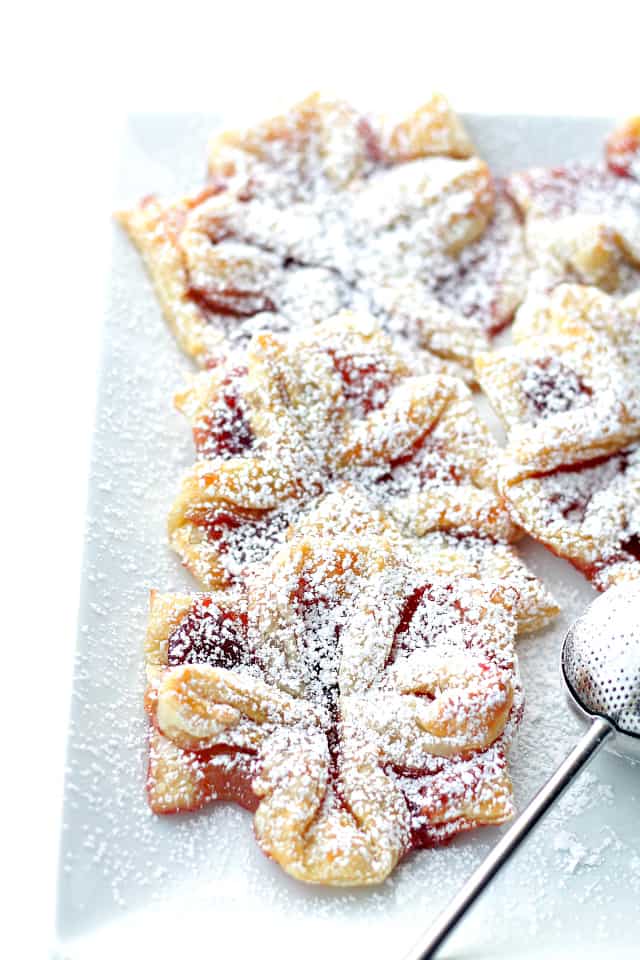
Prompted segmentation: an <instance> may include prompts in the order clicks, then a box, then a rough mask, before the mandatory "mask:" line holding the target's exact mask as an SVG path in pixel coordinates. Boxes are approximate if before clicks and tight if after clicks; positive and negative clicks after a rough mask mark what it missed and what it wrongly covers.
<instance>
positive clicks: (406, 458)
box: [376, 431, 463, 496]
mask: <svg viewBox="0 0 640 960" xmlns="http://www.w3.org/2000/svg"><path fill="white" fill-rule="evenodd" d="M462 480H463V473H462V471H461V470H460V467H459V465H458V464H456V463H455V462H454V461H453V460H452V459H451V457H450V456H449V455H448V453H447V450H446V444H445V443H444V442H443V441H442V440H440V439H439V438H438V437H435V436H433V433H432V432H431V431H430V432H429V433H426V434H423V435H422V436H421V437H418V439H417V440H416V441H415V442H414V443H413V445H412V447H411V449H410V450H409V451H408V452H407V453H404V454H402V456H400V457H396V458H395V459H393V460H390V461H389V463H388V469H387V470H385V472H384V473H382V474H380V476H378V477H377V478H376V484H377V485H378V486H382V485H386V486H387V488H388V489H387V490H386V491H385V493H386V494H388V495H389V496H406V495H409V494H410V493H415V492H416V488H417V489H418V490H421V489H422V488H423V487H428V486H432V485H433V484H456V485H458V484H460V483H462Z"/></svg>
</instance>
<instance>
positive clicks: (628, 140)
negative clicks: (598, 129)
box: [606, 117, 640, 179]
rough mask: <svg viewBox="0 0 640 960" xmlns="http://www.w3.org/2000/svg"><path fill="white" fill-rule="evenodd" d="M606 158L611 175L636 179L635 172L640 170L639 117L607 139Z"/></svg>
mask: <svg viewBox="0 0 640 960" xmlns="http://www.w3.org/2000/svg"><path fill="white" fill-rule="evenodd" d="M606 156H607V165H608V167H609V169H610V170H611V172H612V173H615V174H616V175H617V176H619V177H632V178H634V179H635V178H637V176H638V173H637V171H638V170H640V117H638V118H636V119H635V120H632V121H630V122H629V123H628V124H626V125H625V126H624V127H623V128H622V129H621V130H616V131H614V132H613V133H612V134H611V135H610V136H609V137H608V138H607V145H606ZM634 166H635V168H636V169H635V172H634V170H633V167H634Z"/></svg>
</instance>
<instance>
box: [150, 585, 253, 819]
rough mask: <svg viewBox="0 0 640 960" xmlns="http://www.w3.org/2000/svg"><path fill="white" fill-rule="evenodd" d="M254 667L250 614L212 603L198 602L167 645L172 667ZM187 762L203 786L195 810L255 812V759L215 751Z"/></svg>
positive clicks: (193, 753)
mask: <svg viewBox="0 0 640 960" xmlns="http://www.w3.org/2000/svg"><path fill="white" fill-rule="evenodd" d="M251 662H252V656H251V653H250V650H249V644H248V636H247V615H246V613H245V612H244V611H241V610H223V609H221V608H220V607H218V606H217V605H216V603H215V602H214V601H213V599H212V598H211V597H207V596H204V597H199V598H198V599H197V600H196V601H195V603H194V604H193V606H192V608H191V610H190V611H189V613H188V614H187V615H186V617H184V618H183V620H182V621H181V622H180V623H179V624H178V626H177V627H176V628H175V630H173V632H172V633H171V634H170V635H169V637H168V640H167V663H168V666H169V667H176V666H181V665H182V664H193V663H198V664H208V665H209V666H211V667H224V668H225V669H232V668H233V667H237V666H244V665H248V664H250V663H251ZM184 760H185V762H186V763H188V764H189V765H190V767H191V769H192V773H193V774H194V777H195V779H196V781H197V783H198V785H199V786H198V795H197V798H196V800H195V802H194V809H198V808H199V807H201V806H202V805H203V804H204V803H206V802H207V801H209V800H214V799H215V800H232V801H234V802H235V803H238V804H240V805H241V806H243V807H245V808H246V809H247V810H250V811H252V812H253V811H255V810H256V808H257V806H258V802H259V801H258V798H257V797H256V795H255V793H254V792H253V790H252V789H251V781H252V780H253V778H254V777H255V775H256V770H257V766H256V756H255V754H253V753H251V752H248V751H245V750H239V749H237V748H234V747H229V746H216V747H210V748H207V749H205V750H185V751H184ZM163 812H165V813H170V812H172V811H170V810H165V811H163Z"/></svg>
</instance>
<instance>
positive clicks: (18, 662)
mask: <svg viewBox="0 0 640 960" xmlns="http://www.w3.org/2000/svg"><path fill="white" fill-rule="evenodd" d="M2 46H3V48H4V49H3V51H2V57H0V62H1V63H2V67H0V70H1V72H2V88H1V89H2V91H3V94H4V97H3V100H4V108H3V118H4V123H3V129H4V137H3V141H4V147H3V148H2V154H0V155H1V156H2V157H3V177H2V181H1V182H2V187H3V205H2V219H3V223H2V234H1V235H2V237H3V241H4V243H3V247H4V256H3V258H2V268H3V269H2V288H1V289H2V300H1V309H2V318H1V322H2V326H3V330H4V338H3V342H2V346H1V348H0V357H1V360H2V375H1V377H0V384H1V388H2V401H3V402H2V410H3V421H2V424H3V431H2V432H3V437H4V438H6V439H7V440H8V443H7V442H5V443H4V445H3V447H4V449H3V457H2V463H3V469H2V474H1V476H2V486H3V490H2V494H3V499H2V503H3V505H4V511H3V512H4V517H3V523H2V526H1V527H0V532H1V533H3V534H4V538H3V546H4V550H3V559H4V570H5V571H6V573H5V576H4V578H3V582H4V597H3V617H2V620H1V624H2V629H3V633H4V637H3V639H4V647H5V658H4V661H3V662H4V670H3V673H2V687H1V690H2V698H1V699H0V709H1V710H2V713H1V716H2V718H3V720H4V723H3V725H2V729H3V758H4V759H3V764H2V768H1V769H2V779H1V782H2V790H1V791H0V795H1V796H2V801H3V805H5V806H6V810H3V817H2V824H3V833H4V842H3V854H4V856H3V866H4V869H3V876H4V879H5V881H6V882H7V883H8V884H9V885H10V890H9V892H8V893H5V905H8V904H11V906H10V909H9V910H8V911H7V912H8V913H9V914H10V916H9V917H8V920H9V926H8V927H7V926H4V927H3V933H2V936H3V938H5V937H7V938H8V941H7V942H8V943H11V944H15V946H13V948H8V947H7V944H6V943H4V944H3V948H0V949H2V953H3V954H4V953H6V952H7V949H8V950H9V951H10V953H11V955H12V956H15V957H20V958H22V957H25V958H31V957H34V958H38V957H45V956H46V955H47V947H48V944H49V943H50V942H51V930H52V924H53V904H54V877H55V860H56V856H57V845H58V830H59V819H60V805H61V790H62V777H63V767H64V741H65V729H66V721H67V713H68V704H69V694H70V677H71V669H72V656H73V647H74V643H75V635H74V634H75V618H76V609H77V602H78V587H79V577H80V563H81V553H82V531H83V516H84V503H85V496H86V483H87V472H88V461H89V445H90V438H91V429H92V423H93V410H94V396H95V380H96V369H97V360H98V354H99V343H100V332H101V322H102V299H103V291H104V288H105V284H106V280H107V276H108V264H109V234H110V223H109V216H110V210H111V199H110V198H111V185H112V181H113V177H114V169H115V164H116V163H117V156H118V142H119V135H120V130H121V127H122V121H123V117H124V115H125V114H126V112H128V111H139V110H153V111H169V110H171V111H180V110H198V109H203V110H208V111H211V110H220V111H224V112H225V113H228V114H234V113H237V114H238V115H242V114H244V113H246V112H247V111H250V112H253V113H256V114H259V113H260V111H261V109H262V108H263V105H264V109H269V108H270V107H271V106H272V104H273V103H275V102H279V103H280V104H286V103H287V102H288V101H290V100H293V99H295V98H296V97H297V96H299V95H304V94H305V93H307V92H309V91H310V90H312V89H314V88H317V87H320V88H322V89H325V90H330V91H333V92H337V93H344V94H346V95H347V96H349V97H351V98H355V99H356V100H360V102H365V103H366V104H367V105H371V106H375V105H376V104H378V103H380V104H381V106H383V107H388V106H389V105H391V104H393V102H394V101H395V100H397V99H401V100H402V101H403V102H408V103H413V104H415V105H417V104H418V103H419V102H420V101H421V100H422V99H424V98H425V97H426V96H427V95H428V93H429V92H430V91H431V90H433V89H438V90H441V91H443V92H444V93H446V94H447V95H448V97H449V98H450V100H451V101H452V102H453V104H454V106H455V107H456V108H457V109H459V110H461V111H464V110H476V111H485V112H518V113H527V112H529V113H566V114H572V113H581V114H603V115H609V114H612V115H617V116H624V115H625V114H629V113H632V112H638V110H640V66H639V62H640V57H639V51H640V13H638V4H637V3H635V2H629V3H623V2H612V0H607V2H605V3H602V2H600V3H598V4H590V3H587V2H584V3H567V2H565V3H562V2H561V0H556V2H555V3H545V2H540V0H530V2H527V3H515V2H511V3H497V2H489V0H480V2H471V3H462V2H458V3H455V2H452V0H442V2H439V3H432V2H427V0H423V2H422V3H418V4H410V3H405V2H398V0H394V2H387V3H385V4H375V3H373V2H369V3H348V0H342V3H339V4H334V3H329V2H321V3H316V4H310V3H302V2H298V3H297V4H285V3H277V2H263V3H261V4H256V3H239V2H237V0H236V2H235V3H233V0H227V3H225V4H222V3H217V2H210V3H208V4H206V5H205V4H203V5H197V4H194V3H189V2H185V0H179V2H175V3H173V4H171V5H163V4H161V3H160V2H159V0H157V2H156V3H154V4H150V3H135V2H134V0H131V2H130V3H128V4H124V3H115V2H112V3H110V4H105V5H104V6H102V7H98V6H94V5H91V4H88V3H84V4H70V3H62V4H52V3H50V4H48V5H47V6H46V7H45V6H44V5H37V4H26V5H22V6H21V7H20V10H19V12H15V11H13V12H12V13H11V14H10V15H7V14H6V13H5V22H4V25H3V39H2ZM7 574H8V576H7ZM14 926H15V930H14V929H13V928H14Z"/></svg>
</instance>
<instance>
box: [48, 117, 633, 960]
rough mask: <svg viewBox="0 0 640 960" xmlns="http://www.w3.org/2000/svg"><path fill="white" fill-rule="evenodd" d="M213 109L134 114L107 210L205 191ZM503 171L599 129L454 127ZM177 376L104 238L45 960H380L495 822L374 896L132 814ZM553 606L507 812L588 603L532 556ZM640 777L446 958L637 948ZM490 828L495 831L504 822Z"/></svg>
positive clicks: (218, 833)
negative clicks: (95, 396)
mask: <svg viewBox="0 0 640 960" xmlns="http://www.w3.org/2000/svg"><path fill="white" fill-rule="evenodd" d="M219 119H220V118H216V117H204V116H200V115H198V116H192V115H181V116H175V115H174V116H167V115H160V116H138V117H135V118H132V119H131V120H130V122H129V125H128V130H127V135H126V138H125V144H124V154H123V157H122V168H121V169H122V172H121V175H120V181H119V187H118V201H119V202H120V203H121V204H122V205H123V206H126V205H130V204H131V203H133V202H134V201H135V200H136V199H137V198H139V197H140V196H142V195H144V194H145V193H149V192H151V191H155V192H160V193H165V194H171V193H174V192H182V191H184V190H185V189H186V188H188V187H190V186H193V185H195V184H197V183H199V182H201V179H202V171H203V168H204V156H205V154H204V147H205V141H206V136H207V133H208V132H209V131H210V130H211V129H213V128H214V127H215V126H216V125H217V124H218V123H219ZM466 120H467V122H468V126H469V128H470V131H471V134H472V136H473V137H474V139H475V141H476V143H477V145H478V147H479V150H480V152H481V154H482V155H483V156H484V157H486V158H487V159H488V160H489V162H490V163H491V164H492V167H493V169H494V170H495V171H497V172H498V173H504V172H507V171H509V170H512V169H517V168H519V167H524V166H529V165H531V164H535V163H544V164H547V163H560V162H562V161H564V160H567V159H570V158H576V157H580V156H583V155H587V156H588V155H590V154H591V155H593V154H595V153H596V152H597V151H598V150H599V149H600V145H601V142H602V137H603V135H604V133H605V132H606V130H607V129H608V127H609V126H610V123H609V122H608V121H605V120H597V119H579V120H578V119H574V120H571V119H566V118H565V119H560V118H527V117H483V116H471V117H468V118H466ZM187 369H188V361H186V360H185V358H184V357H183V356H181V354H180V352H179V350H178V348H177V347H176V345H175V343H174V341H173V339H172V338H171V336H170V334H169V333H168V331H167V329H166V327H165V325H164V323H163V321H162V319H161V317H160V311H159V308H158V306H157V303H156V300H155V298H154V296H153V293H152V290H151V287H150V283H149V281H148V280H147V278H146V275H145V274H144V271H143V268H142V265H141V263H140V261H139V258H138V256H137V254H136V253H135V251H134V250H133V249H132V247H131V246H130V244H129V242H128V241H127V240H126V238H125V237H124V236H122V235H121V233H119V232H118V231H115V236H114V250H113V268H112V283H111V296H110V300H109V304H108V309H107V320H106V333H105V344H104V355H103V363H102V376H101V381H100V392H99V404H98V418H97V426H96V436H95V443H94V452H93V463H92V472H91V497H90V509H89V517H88V521H87V546H86V555H85V565H84V572H83V599H82V609H81V616H80V631H79V639H78V656H77V663H76V670H75V680H74V698H73V715H72V725H71V733H70V742H69V772H68V777H67V782H66V790H65V810H64V827H63V834H62V851H61V864H60V879H59V910H58V930H57V940H56V947H55V952H54V955H55V956H56V957H57V958H60V960H61V958H68V960H71V958H73V960H78V958H102V957H105V958H106V957H109V958H113V957H114V956H122V957H133V956H137V955H140V954H141V953H142V952H143V953H144V956H149V957H153V958H154V960H165V958H169V957H171V958H176V957H180V958H188V957H190V956H197V957H201V956H207V957H209V956H221V957H226V958H229V960H233V958H235V957H238V958H247V957H255V956H258V955H260V956H276V957H278V960H290V958H291V960H293V958H299V957H304V958H305V960H316V958H318V960H319V958H322V960H326V958H327V957H332V958H334V957H335V958H343V957H344V958H351V957H353V958H355V957H367V958H368V960H378V958H380V960H382V958H384V960H390V958H395V957H398V958H400V957H402V956H403V954H404V951H405V950H406V949H407V948H408V947H409V946H410V945H411V943H412V942H413V941H414V939H415V938H416V936H417V935H418V934H419V932H420V931H421V929H422V928H423V927H424V926H425V925H426V924H427V923H428V922H429V920H430V919H432V918H433V917H434V915H435V914H436V912H437V911H438V910H439V909H440V908H441V907H442V906H444V904H445V903H446V901H447V900H448V899H449V897H450V896H451V895H452V894H453V893H454V892H455V891H456V889H457V888H458V886H459V885H460V883H461V882H462V881H463V880H464V879H465V878H466V877H467V876H468V874H469V873H470V871H471V870H472V869H473V867H474V866H475V865H476V864H477V863H478V862H479V861H480V859H481V858H482V857H483V856H484V855H485V854H486V853H487V851H488V850H489V849H490V847H491V846H492V844H494V843H495V841H496V840H497V838H498V836H499V835H500V834H501V832H502V831H501V830H497V829H486V830H483V831H478V832H476V833H475V834H471V835H468V836H463V837H460V838H458V839H457V840H456V841H454V842H453V843H452V844H451V845H450V846H449V847H446V848H441V849H437V850H426V851H421V852H419V853H416V854H413V855H412V856H410V857H409V858H408V859H407V860H406V861H405V862H404V863H403V864H401V866H400V867H399V868H398V869H397V870H396V872H395V873H394V874H393V876H392V877H391V878H390V879H389V880H388V881H387V883H385V884H384V885H383V886H381V887H380V888H377V889H365V890H351V891H349V890H335V889H334V890H332V889H320V888H319V889H315V888H310V887H305V886H303V885H301V884H299V883H297V882H295V881H293V880H291V879H290V878H288V877H287V876H286V875H285V874H284V873H283V872H282V871H281V870H280V869H279V868H278V867H277V866H276V865H275V864H273V863H271V862H269V861H268V860H267V859H266V858H265V857H264V856H263V855H262V853H261V852H260V850H259V849H258V847H257V845H256V844H255V842H254V840H253V837H252V831H251V818H250V816H249V814H247V813H245V812H244V811H242V810H240V809H238V808H236V807H234V806H231V805H228V804H219V805H213V806H210V807H209V808H208V809H206V810H204V811H202V812H200V813H198V814H193V815H186V816H179V817H169V818H164V819H163V818H158V817H154V816H152V815H151V813H150V812H149V810H148V808H147V804H146V799H145V792H144V778H145V762H146V749H145V734H146V729H145V718H144V714H143V708H142V694H143V687H144V677H143V660H142V639H143V635H144V630H145V621H146V612H147V598H148V590H149V588H150V587H156V588H158V589H160V590H163V591H164V590H175V589H177V590H181V589H187V590H188V589H194V588H195V585H194V582H193V581H192V580H191V579H190V577H189V576H188V574H186V573H185V572H184V571H183V569H182V568H181V566H180V564H179V562H178V561H177V559H176V558H175V557H174V556H173V555H172V554H171V553H170V552H169V550H168V548H167V546H166V537H165V518H166V514H167V510H168V507H169V505H170V503H171V501H172V499H173V496H174V493H175V491H176V489H177V485H178V483H179V478H180V475H181V472H182V471H183V470H184V469H185V468H186V467H187V466H188V465H189V464H190V463H191V462H192V459H193V455H192V449H191V438H190V435H189V430H188V427H187V425H186V423H185V422H184V421H183V420H182V418H181V417H180V416H179V414H177V413H176V412H174V411H173V409H172V403H171V397H172V392H173V390H174V388H176V387H178V386H179V385H180V384H181V382H182V378H183V375H184V372H185V371H186V370H187ZM524 549H525V552H526V554H527V555H528V556H529V558H530V560H531V563H532V566H533V567H534V569H535V570H536V572H538V573H539V574H540V575H541V576H542V577H543V579H544V580H545V581H546V582H547V583H548V584H549V585H550V586H551V587H552V589H553V590H554V592H555V594H556V596H557V598H558V599H559V600H560V602H561V603H562V605H563V608H564V613H563V615H562V616H561V617H560V618H559V619H558V621H557V623H556V624H554V626H553V627H552V628H551V629H549V630H547V631H546V632H545V633H544V634H542V635H538V636H533V637H528V638H525V639H524V640H523V641H521V643H520V655H521V663H522V670H523V674H524V680H525V684H526V694H527V712H526V717H525V720H524V723H523V725H522V730H521V734H520V737H519V741H518V745H517V748H516V749H515V751H514V754H513V758H512V774H513V779H514V783H515V789H516V796H517V800H518V803H519V805H520V807H522V806H523V805H524V804H525V803H526V802H527V800H528V799H529V798H530V797H531V796H532V795H533V793H534V792H535V791H536V789H537V788H538V787H539V786H540V785H541V784H542V783H543V782H544V780H545V779H546V778H547V776H548V775H549V774H550V773H551V771H552V770H553V768H554V765H555V764H556V763H557V762H558V761H559V760H560V759H561V758H562V756H563V755H564V754H565V752H566V751H567V750H568V748H569V747H570V746H571V744H572V743H573V741H574V738H575V736H576V731H577V730H578V726H577V724H576V722H575V721H574V720H573V719H572V717H571V716H570V715H569V712H568V710H567V708H566V706H565V703H564V700H563V697H562V694H561V691H560V683H559V675H558V653H559V646H560V642H561V638H562V635H563V631H564V630H565V628H566V624H567V622H568V621H569V620H570V619H571V618H572V617H573V616H575V615H576V614H577V613H579V612H580V611H581V610H582V608H583V607H584V605H585V603H586V602H588V600H589V599H591V598H592V596H593V593H592V591H591V588H590V587H588V586H587V585H586V584H585V583H584V581H582V580H581V578H580V577H579V576H578V575H577V574H576V573H575V572H574V571H573V570H572V569H570V568H569V567H568V565H567V564H565V563H563V562H561V561H558V560H556V559H554V558H553V557H552V556H551V555H549V554H548V553H546V552H545V551H544V550H542V549H539V548H537V547H536V546H534V545H532V544H530V545H528V546H525V548H524ZM638 824H640V767H639V766H632V765H631V764H629V763H626V762H625V761H623V760H620V759H619V758H617V757H615V756H613V755H611V754H606V753H605V754H603V755H601V756H599V757H598V758H597V759H596V761H595V762H594V764H593V766H592V767H591V768H590V770H589V771H588V772H587V773H586V774H585V775H583V777H582V778H581V780H580V782H579V783H578V784H577V785H576V786H575V787H574V788H573V789H572V790H571V791H570V793H569V794H567V795H566V796H565V798H564V800H563V801H562V803H561V805H560V806H559V808H558V809H556V810H555V811H554V812H553V813H552V814H551V815H550V816H549V817H548V819H547V821H546V822H545V823H544V824H543V825H542V826H541V827H540V828H539V829H538V830H537V832H536V833H535V834H534V835H533V837H531V838H530V840H529V841H528V842H527V844H526V846H525V848H524V849H523V850H522V851H521V852H520V853H519V854H518V855H517V856H516V857H515V859H514V860H513V862H512V863H511V864H510V865H509V866H508V867H507V868H506V869H505V871H504V872H503V874H502V875H501V876H500V877H499V878H497V880H496V881H495V882H494V884H493V885H492V887H491V888H490V890H489V891H488V892H487V893H486V894H485V896H484V897H483V899H482V900H481V902H480V903H479V904H478V905H477V906H476V907H475V908H474V910H473V911H472V913H471V914H470V915H469V917H468V918H467V919H466V920H465V921H464V923H463V924H462V925H461V926H460V928H459V930H458V932H457V933H456V934H455V936H454V937H453V938H452V939H451V941H450V942H449V943H448V944H447V946H446V947H445V948H444V950H443V954H442V955H443V956H454V955H455V956H456V957H465V958H466V957H505V956H508V957H515V956H518V957H532V958H533V957H535V958H556V957H559V956H566V955H567V954H570V955H572V956H577V955H580V956H581V957H583V958H588V957H592V956H593V957H596V956H597V957H600V956H601V954H602V951H603V950H606V952H607V955H609V956H614V957H616V958H623V957H627V956H628V957H631V956H637V949H638V947H637V942H638V930H639V927H640V913H639V906H638V904H639V903H640V829H639V828H638ZM503 829H504V828H503Z"/></svg>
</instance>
